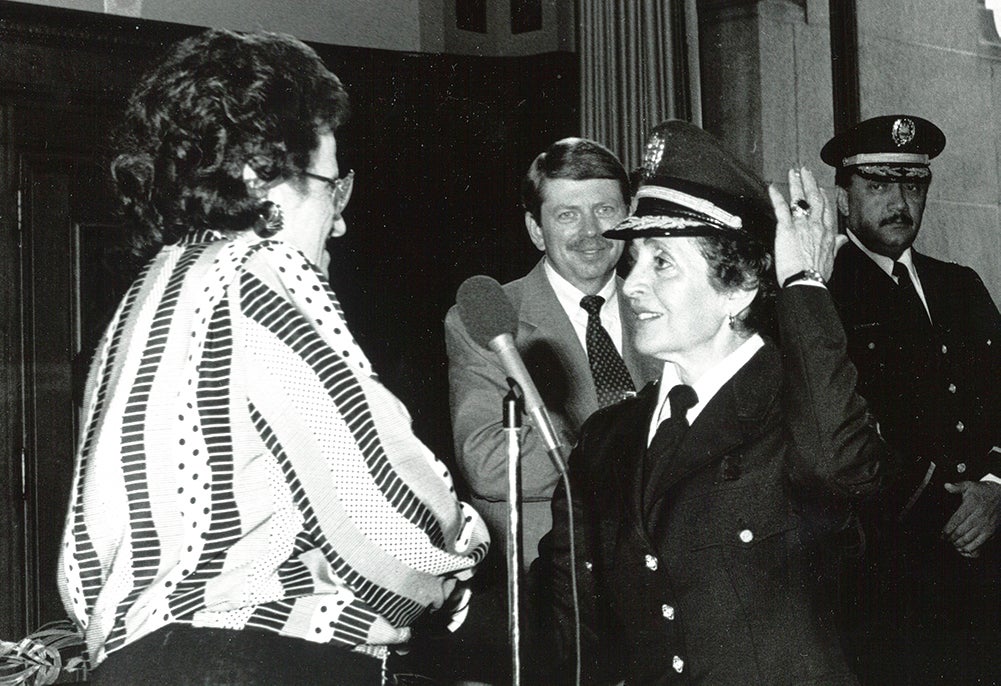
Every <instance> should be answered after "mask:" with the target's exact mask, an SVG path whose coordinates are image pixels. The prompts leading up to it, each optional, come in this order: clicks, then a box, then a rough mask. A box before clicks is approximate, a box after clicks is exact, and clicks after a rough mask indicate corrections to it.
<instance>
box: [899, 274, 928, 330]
mask: <svg viewBox="0 0 1001 686" xmlns="http://www.w3.org/2000/svg"><path fill="white" fill-rule="evenodd" d="M893 276H895V277H896V279H897V295H898V296H899V298H898V299H899V301H900V305H901V308H902V310H903V312H904V316H905V317H906V319H907V321H908V322H911V323H914V324H918V325H920V326H927V325H928V324H929V323H930V321H929V319H928V310H926V309H925V306H924V303H922V302H921V296H919V295H918V291H917V289H916V288H914V282H913V281H911V275H910V272H908V271H907V267H905V266H904V265H903V264H902V263H900V262H894V263H893Z"/></svg>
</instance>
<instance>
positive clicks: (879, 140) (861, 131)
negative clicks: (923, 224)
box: [820, 114, 945, 181]
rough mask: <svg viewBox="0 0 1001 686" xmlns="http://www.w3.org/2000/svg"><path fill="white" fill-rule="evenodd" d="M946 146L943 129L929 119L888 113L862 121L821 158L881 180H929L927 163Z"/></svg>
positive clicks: (823, 151)
mask: <svg viewBox="0 0 1001 686" xmlns="http://www.w3.org/2000/svg"><path fill="white" fill-rule="evenodd" d="M944 147H945V134H944V133H942V129H940V128H938V127H937V126H935V125H934V124H932V123H931V122H930V121H928V120H927V119H922V118H921V117H915V116H913V115H909V114H889V115H885V116H882V117H873V118H872V119H866V120H865V121H863V122H860V123H859V124H857V125H856V126H854V127H853V128H851V129H849V130H848V131H844V132H842V133H840V134H838V135H837V136H835V137H834V138H832V139H831V140H829V141H827V143H826V144H825V145H824V147H823V148H822V149H821V151H820V159H822V160H823V161H824V162H826V163H827V164H829V165H831V166H832V167H836V168H838V169H844V168H851V169H852V170H853V171H854V172H855V173H857V174H858V175H859V176H862V177H864V178H869V179H874V180H880V181H927V180H930V179H931V171H930V169H929V166H928V163H929V161H930V160H932V159H933V158H934V157H936V156H937V155H938V154H939V153H940V152H942V149H943V148H944Z"/></svg>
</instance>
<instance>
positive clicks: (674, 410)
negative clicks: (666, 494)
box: [643, 384, 699, 503]
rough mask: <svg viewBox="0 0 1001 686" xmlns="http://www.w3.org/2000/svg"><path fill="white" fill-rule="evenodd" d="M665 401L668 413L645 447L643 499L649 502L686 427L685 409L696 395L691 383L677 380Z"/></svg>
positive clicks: (694, 403) (697, 399)
mask: <svg viewBox="0 0 1001 686" xmlns="http://www.w3.org/2000/svg"><path fill="white" fill-rule="evenodd" d="M667 401H668V402H669V403H670V404H671V416H670V418H668V419H664V420H662V421H661V422H660V425H658V426H657V433H655V434H654V435H653V440H652V441H650V447H648V448H647V449H646V459H645V460H644V485H643V489H644V502H645V503H650V501H651V496H652V494H653V493H654V492H656V491H657V486H658V484H659V483H660V481H661V480H662V479H663V478H664V475H665V474H666V473H667V472H668V470H669V469H670V468H671V466H672V464H671V463H672V460H671V457H673V456H674V453H675V452H676V451H677V450H678V446H679V445H680V444H681V439H682V438H684V436H685V432H686V431H688V416H687V413H688V410H690V409H692V408H693V407H695V405H696V404H698V402H699V396H698V395H697V394H696V393H695V389H694V388H692V387H691V386H686V385H685V384H678V385H677V386H675V387H673V388H672V389H671V390H670V391H668V392H667ZM674 466H675V467H677V465H674Z"/></svg>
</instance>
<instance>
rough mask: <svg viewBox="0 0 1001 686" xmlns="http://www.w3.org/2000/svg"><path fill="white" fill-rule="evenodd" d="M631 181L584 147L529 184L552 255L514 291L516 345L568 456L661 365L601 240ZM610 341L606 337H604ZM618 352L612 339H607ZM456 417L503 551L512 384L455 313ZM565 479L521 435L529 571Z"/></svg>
mask: <svg viewBox="0 0 1001 686" xmlns="http://www.w3.org/2000/svg"><path fill="white" fill-rule="evenodd" d="M629 196H630V192H629V181H628V176H627V174H626V171H625V169H623V167H622V164H621V163H620V162H619V161H618V159H617V158H616V157H615V156H614V155H613V154H612V153H611V152H610V151H609V150H607V149H606V148H604V147H603V146H601V145H599V144H598V143H595V142H594V141H589V140H585V139H581V138H566V139H563V140H559V141H557V142H555V143H553V144H552V145H551V146H550V147H549V148H548V149H547V150H546V151H545V152H543V153H541V154H540V155H539V156H538V157H536V159H535V161H533V162H532V165H531V167H530V168H529V170H528V173H527V174H526V176H525V179H524V181H523V183H522V202H523V205H524V208H525V227H526V229H527V230H528V235H529V237H530V238H531V240H532V243H534V244H535V246H536V247H537V248H538V249H539V250H541V251H543V252H544V253H545V254H544V255H543V257H542V259H541V260H539V262H538V264H536V265H535V267H534V268H533V269H532V270H531V271H530V272H529V273H528V274H527V275H525V276H524V277H522V278H520V279H517V280H516V281H512V282H511V283H508V284H506V285H505V286H504V292H505V294H506V295H507V297H508V298H509V299H510V300H511V304H512V306H513V307H514V309H515V311H516V312H517V314H518V330H517V333H516V336H515V343H516V345H517V347H518V350H519V352H520V353H521V355H522V357H523V359H524V360H525V363H526V367H527V368H528V370H529V373H530V374H531V375H532V378H533V379H534V381H535V383H536V386H538V388H539V391H540V394H541V395H542V397H543V401H544V402H545V404H546V407H547V408H548V410H549V412H550V414H551V417H552V420H553V425H554V429H555V431H556V432H557V434H558V435H559V436H560V437H561V438H562V441H563V443H564V445H565V446H567V448H568V449H569V448H571V447H572V446H573V444H574V443H575V442H576V440H577V432H578V430H579V429H580V426H581V424H583V422H584V420H585V419H586V418H587V417H588V416H589V415H590V414H591V413H592V412H594V411H595V410H597V409H598V408H599V407H600V406H602V405H604V404H608V403H609V402H613V401H615V400H618V399H621V398H622V397H625V396H627V395H630V394H631V393H632V392H634V390H635V389H636V388H639V387H642V385H643V383H644V382H645V381H647V380H649V379H652V378H655V377H656V376H657V374H658V373H659V365H657V364H656V362H655V361H653V360H649V359H647V360H643V359H641V358H640V356H639V355H638V354H637V353H636V352H635V350H634V349H633V346H632V343H631V331H630V329H629V327H628V326H627V325H625V322H626V321H627V320H626V317H625V315H624V312H623V308H624V307H625V306H624V304H623V302H622V300H621V298H620V296H619V289H620V287H621V279H619V278H618V277H617V276H616V274H615V267H616V265H617V263H618V261H619V258H620V257H621V255H622V243H621V242H620V241H610V240H608V239H606V238H603V237H602V236H601V233H602V231H604V230H606V229H609V228H611V227H612V226H614V225H615V224H616V223H617V222H618V221H619V220H621V219H622V218H623V217H624V216H625V214H626V211H627V209H628V202H629ZM593 295H598V296H600V297H601V298H603V300H604V303H603V305H602V306H601V308H600V324H601V327H602V328H603V329H604V330H605V332H606V333H607V337H608V339H610V340H611V342H612V344H613V345H614V350H611V351H609V353H608V354H609V355H616V356H618V357H619V360H618V361H615V360H613V363H614V364H617V365H622V364H623V363H624V367H619V369H620V371H621V372H622V373H621V374H620V375H619V376H618V377H617V379H618V381H619V385H618V386H617V387H614V388H612V389H610V390H609V389H604V395H605V398H604V399H603V402H599V390H600V389H598V388H596V382H595V378H594V376H593V373H592V372H593V370H592V366H591V363H590V362H589V353H592V357H593V352H594V351H589V350H588V343H587V341H588V332H587V329H588V324H589V320H590V315H589V313H588V312H586V311H585V310H584V309H583V308H582V306H581V301H582V298H584V297H585V296H593ZM598 333H600V332H598ZM606 340H607V339H606ZM445 342H446V346H447V349H448V360H449V366H448V372H449V389H450V406H451V414H452V428H453V435H454V443H455V451H456V459H457V462H458V465H459V469H460V471H461V472H462V474H463V476H464V477H465V478H466V481H467V483H468V484H469V486H470V488H471V490H472V494H471V501H472V503H473V506H474V507H475V508H476V509H477V511H479V512H480V514H482V515H483V517H484V519H486V521H487V524H488V525H489V526H490V534H491V539H492V541H493V545H492V546H491V549H492V550H495V551H496V552H497V553H500V554H503V552H504V549H505V541H506V540H507V508H508V503H507V501H508V493H507V438H506V437H505V435H504V433H503V429H502V426H501V419H502V416H501V414H502V413H501V407H502V399H503V397H504V395H505V394H506V393H507V392H508V384H507V374H506V373H505V372H504V368H503V366H502V365H501V363H500V360H499V359H498V357H497V355H496V354H495V353H493V352H491V351H490V350H487V349H484V348H483V347H481V346H479V345H477V344H476V343H475V342H474V341H473V339H472V338H470V336H469V333H468V332H467V331H466V329H465V327H464V326H463V324H462V320H461V318H460V317H459V314H458V311H457V309H456V308H455V307H453V308H452V309H451V310H450V311H449V312H448V315H447V316H446V318H445ZM558 480H559V471H558V469H557V466H556V465H555V464H553V461H552V459H551V458H550V456H549V455H548V454H547V452H546V448H545V445H544V444H543V442H542V439H541V437H540V435H539V432H538V431H537V430H536V429H535V428H534V427H533V426H532V424H531V422H530V421H529V422H525V425H524V428H523V430H522V434H521V488H522V493H521V501H522V511H521V521H522V526H523V529H522V540H521V544H522V545H521V550H522V551H523V555H524V563H525V565H526V566H527V565H529V564H530V563H531V562H532V560H534V559H535V557H536V555H537V545H538V541H539V539H540V538H541V537H542V536H543V535H544V534H545V533H546V532H547V531H549V528H550V526H551V523H552V520H551V516H550V509H549V501H550V498H551V496H552V493H553V488H554V487H555V486H556V483H557V481H558Z"/></svg>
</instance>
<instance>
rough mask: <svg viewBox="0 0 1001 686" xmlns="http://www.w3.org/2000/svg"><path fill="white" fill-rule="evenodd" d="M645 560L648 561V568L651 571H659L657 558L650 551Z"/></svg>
mask: <svg viewBox="0 0 1001 686" xmlns="http://www.w3.org/2000/svg"><path fill="white" fill-rule="evenodd" d="M645 561H646V568H647V569H649V570H650V571H651V572H656V571H657V558H655V557H654V556H653V555H651V554H650V553H647V555H646V560H645Z"/></svg>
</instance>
